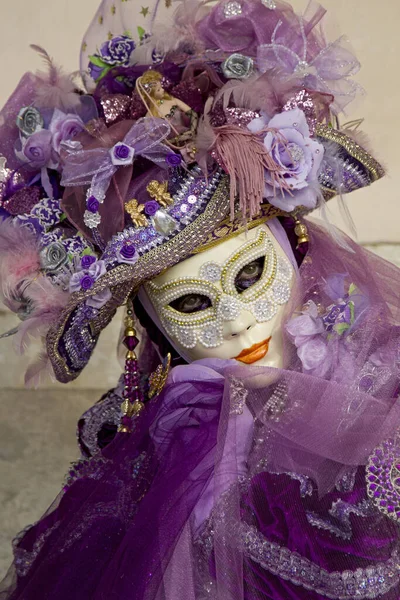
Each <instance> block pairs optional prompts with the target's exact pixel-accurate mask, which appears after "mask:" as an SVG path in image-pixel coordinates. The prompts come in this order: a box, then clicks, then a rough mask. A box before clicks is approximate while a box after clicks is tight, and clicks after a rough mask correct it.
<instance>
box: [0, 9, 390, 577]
mask: <svg viewBox="0 0 400 600" xmlns="http://www.w3.org/2000/svg"><path fill="white" fill-rule="evenodd" d="M128 1H135V0H128ZM98 3H99V2H98V0H85V1H84V2H82V0H37V2H27V1H24V2H22V1H21V2H18V3H17V2H13V3H11V2H8V1H7V0H0V5H1V17H2V18H1V19H0V58H1V61H2V64H3V66H4V68H3V77H2V83H1V88H0V105H2V104H4V102H5V101H6V99H7V97H8V96H9V95H10V93H11V92H12V91H13V89H14V88H15V86H16V84H17V82H18V80H19V79H20V77H21V76H22V74H23V73H24V72H25V71H26V70H29V69H31V70H35V69H36V68H38V67H39V66H40V63H39V60H38V59H37V57H36V56H35V54H34V53H33V52H32V51H30V50H29V47H28V46H29V44H30V43H40V44H41V45H42V46H44V47H45V48H46V49H47V50H48V51H49V53H50V54H51V55H52V56H54V57H55V58H56V59H57V61H58V62H60V63H63V64H65V66H66V68H68V69H70V70H75V69H76V68H77V66H78V52H79V47H80V41H81V39H82V37H83V34H84V31H85V30H86V27H87V25H88V23H89V21H90V20H91V18H92V16H93V14H94V12H95V10H96V9H97V6H98ZM116 3H117V0H116ZM293 3H294V5H295V7H296V8H301V7H302V6H304V4H305V2H303V1H301V0H294V2H293ZM143 4H144V5H146V2H145V1H144V0H143ZM324 4H325V6H326V7H327V8H328V9H329V11H330V12H332V13H333V15H334V18H335V19H336V22H337V25H338V30H339V31H341V32H346V33H347V34H348V36H349V38H350V39H351V40H352V43H353V47H354V49H355V51H356V53H357V55H358V57H359V59H360V60H361V62H362V63H363V69H362V71H361V73H360V75H359V77H358V81H359V82H360V83H361V84H362V85H363V86H364V87H365V88H366V89H367V90H368V95H367V96H366V97H365V98H364V99H363V100H362V101H359V102H358V104H356V105H355V106H354V107H353V108H352V109H351V111H350V112H349V114H348V115H347V116H346V120H351V119H353V118H357V117H358V116H360V115H362V116H364V117H365V124H364V129H365V130H366V131H367V132H368V134H369V137H370V139H371V140H373V147H374V148H375V154H376V156H377V157H379V158H380V159H381V160H382V161H383V162H384V164H385V165H386V166H387V168H388V172H389V175H388V177H387V178H385V179H384V180H383V181H381V182H378V183H377V184H375V185H374V186H373V187H372V188H370V189H367V190H362V191H359V192H356V193H355V194H352V196H351V198H349V199H348V204H349V206H350V208H351V212H352V215H353V218H354V220H355V222H356V224H357V231H358V239H359V241H360V242H362V243H364V244H365V245H367V246H368V247H369V248H370V249H371V250H373V251H375V252H377V253H378V254H380V255H382V256H383V257H385V258H386V259H387V260H391V261H393V262H395V263H397V264H398V265H399V266H400V234H399V220H400V205H399V201H398V181H397V175H398V164H399V161H400V145H399V144H398V143H397V134H398V132H399V116H398V106H399V104H400V83H399V80H398V78H397V77H395V74H397V72H398V65H397V61H398V56H399V54H400V37H399V36H398V30H397V29H398V23H399V21H400V4H399V3H398V2H397V0H381V2H376V1H374V0H325V2H324ZM330 212H331V214H332V219H333V221H334V222H336V223H338V224H339V226H341V227H342V228H343V222H342V220H341V217H340V214H339V213H340V211H339V209H338V207H337V205H336V203H335V202H332V208H331V209H330ZM344 228H345V229H346V227H344ZM121 319H122V314H121V313H120V314H119V315H117V316H116V317H115V319H114V320H113V322H112V323H111V324H110V325H109V327H108V328H107V329H106V330H105V331H104V332H103V334H102V336H101V339H100V342H99V344H98V347H97V348H96V351H95V353H94V356H93V357H92V360H91V362H90V364H89V366H88V367H87V368H86V369H85V371H84V372H83V373H82V375H81V376H80V377H79V379H78V380H77V381H75V382H73V383H71V384H69V385H68V386H63V385H62V384H59V383H56V382H47V383H46V384H45V386H44V387H42V388H41V389H39V390H36V391H32V390H25V389H24V386H23V373H24V370H25V366H26V361H27V358H26V357H17V356H16V355H15V354H14V352H13V350H12V339H5V340H1V341H0V507H1V508H0V577H1V576H2V575H3V574H4V573H5V572H6V569H7V567H8V565H9V563H10V560H11V547H10V540H11V538H12V537H13V536H14V535H15V534H16V532H17V531H20V530H21V529H22V528H23V527H25V526H26V525H27V524H29V523H32V522H34V521H35V520H37V519H38V518H40V516H41V515H42V514H43V513H44V511H45V510H46V509H47V507H48V506H49V505H50V503H51V502H52V500H53V498H54V497H55V496H56V495H57V494H58V492H59V490H60V487H61V484H62V480H63V476H64V474H65V473H66V471H67V469H68V465H69V463H70V462H71V461H72V460H74V459H75V458H76V457H77V447H76V442H75V425H76V421H77V419H78V418H79V416H80V415H81V414H82V413H83V412H84V410H86V408H88V407H89V406H91V405H92V404H93V403H94V402H96V401H97V400H98V398H99V397H100V396H101V395H102V394H103V393H104V391H105V390H107V389H109V388H111V387H113V386H114V385H115V383H116V380H117V378H118V375H119V373H120V370H121V367H120V365H119V363H118V360H117V355H116V346H117V340H118V336H119V330H120V325H121ZM15 324H16V319H15V317H14V316H13V315H10V314H9V313H8V312H6V311H5V310H3V309H0V332H3V331H6V330H8V329H10V328H11V327H13V326H14V325H15Z"/></svg>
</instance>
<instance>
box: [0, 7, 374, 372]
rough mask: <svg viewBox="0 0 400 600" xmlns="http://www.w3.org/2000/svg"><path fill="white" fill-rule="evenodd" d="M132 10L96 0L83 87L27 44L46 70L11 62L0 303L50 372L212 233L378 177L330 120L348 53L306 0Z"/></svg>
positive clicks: (1, 186)
mask: <svg viewBox="0 0 400 600" xmlns="http://www.w3.org/2000/svg"><path fill="white" fill-rule="evenodd" d="M134 10H135V7H134V6H133V3H123V4H121V6H118V8H116V7H115V6H114V4H113V3H111V2H108V1H103V2H102V4H101V6H100V8H99V11H98V12H97V14H96V17H95V19H94V21H93V23H92V25H91V27H90V28H89V30H88V32H87V34H86V35H85V38H84V42H83V46H82V54H81V72H82V80H83V82H84V87H83V88H82V87H80V88H78V87H77V83H76V82H75V80H74V79H73V78H72V77H69V76H66V75H65V74H63V73H62V71H61V70H60V69H58V67H56V66H55V65H54V64H53V62H52V61H51V59H50V58H49V57H48V55H47V54H46V53H45V51H44V50H43V49H41V48H39V47H35V49H36V50H37V51H38V52H40V54H41V55H42V56H43V57H44V58H45V60H46V62H47V64H48V65H49V73H48V75H47V77H46V76H44V75H43V74H42V75H32V74H28V75H26V76H25V77H24V78H23V79H22V80H21V83H20V85H19V86H18V88H17V90H16V92H14V94H13V96H12V97H11V98H10V100H9V101H8V103H7V105H6V106H5V107H4V109H3V111H2V113H1V115H2V117H3V119H2V120H1V122H3V125H2V126H1V127H0V153H1V156H0V168H1V171H0V206H1V213H2V214H1V216H2V219H3V220H2V222H1V223H0V252H1V256H2V261H1V268H0V279H1V284H2V286H1V287H2V289H4V290H6V291H5V296H4V301H5V303H6V304H7V305H8V306H9V307H10V308H11V309H12V310H14V311H15V312H17V313H18V314H19V315H20V316H21V317H23V319H24V320H23V323H22V325H21V327H20V328H19V329H18V333H17V335H18V336H19V338H20V341H21V342H22V340H25V337H26V336H27V334H30V335H35V334H36V335H38V336H40V337H41V338H42V339H44V340H45V356H46V361H44V362H46V363H47V364H50V365H51V368H52V370H53V371H54V374H55V376H56V378H57V379H58V380H59V381H63V382H67V381H69V380H72V379H74V378H76V377H77V376H78V375H79V373H80V372H81V370H82V369H83V368H84V366H85V365H86V364H87V362H88V360H89V358H90V356H91V353H92V351H93V349H94V347H95V345H96V342H97V339H98V336H99V334H100V332H101V331H102V329H103V328H104V327H105V326H106V325H107V324H108V323H109V321H110V320H111V319H112V317H113V316H114V314H115V311H116V309H117V308H118V306H120V305H121V304H123V303H125V302H126V300H127V298H128V297H129V296H130V295H131V294H134V293H136V292H137V290H138V289H139V287H140V286H141V285H142V284H143V283H144V282H146V281H148V280H150V279H152V278H153V277H155V276H157V275H158V274H159V273H160V272H161V271H163V270H165V269H166V268H168V267H170V266H173V265H174V264H177V263H178V262H180V261H182V260H184V259H185V258H187V257H188V256H190V255H192V254H193V253H196V252H199V251H201V250H204V249H205V248H207V247H210V244H215V243H217V241H222V240H223V239H224V236H223V235H221V231H224V233H226V235H232V234H233V233H236V232H239V231H242V230H243V229H244V228H245V227H247V228H249V227H253V226H255V225H258V224H259V223H261V222H265V221H267V220H268V219H270V218H273V217H276V216H285V217H293V218H294V219H296V220H297V219H298V218H299V217H301V216H302V215H305V214H307V213H309V212H310V211H312V210H314V209H315V208H316V207H318V206H320V205H321V204H323V203H324V202H325V201H327V200H329V199H330V198H332V197H333V196H335V195H336V194H337V193H340V194H342V193H348V192H350V191H353V190H355V189H358V188H361V187H364V186H367V185H369V184H371V183H372V182H373V181H375V180H377V179H379V178H380V177H382V176H383V175H384V171H383V168H382V167H381V166H380V164H379V163H378V162H377V161H376V160H375V159H374V158H373V157H372V156H371V155H370V154H369V153H368V152H367V151H366V150H365V149H364V148H363V147H362V145H361V144H360V143H358V141H357V140H358V134H357V133H356V132H355V131H354V130H352V129H351V128H350V127H347V128H346V127H344V128H343V127H342V128H341V127H340V126H339V118H340V113H341V112H342V111H343V109H344V107H345V106H347V105H348V103H349V102H350V101H351V100H353V98H354V97H355V96H356V94H357V93H358V91H359V90H360V87H359V86H358V84H356V83H355V82H354V81H353V80H352V79H351V78H352V76H353V75H354V74H355V73H356V72H357V71H358V69H359V63H358V61H357V60H356V59H355V57H354V56H353V54H352V53H351V51H350V50H349V49H348V47H347V43H346V40H345V39H344V38H340V39H338V40H336V41H335V42H333V43H331V44H327V43H326V42H325V37H324V35H323V32H322V21H323V19H324V16H325V10H324V9H323V8H321V7H320V6H317V7H315V5H313V8H312V9H311V8H310V9H309V10H307V11H306V13H305V14H304V15H301V16H298V15H296V14H295V13H294V11H293V9H292V8H291V7H290V6H289V5H288V4H286V3H284V2H280V1H276V2H275V1H273V0H225V1H222V0H221V1H219V2H218V3H217V4H215V5H214V6H207V5H205V4H204V3H200V2H199V3H198V5H197V8H196V6H194V5H193V3H190V10H189V7H188V5H187V4H186V3H185V1H181V2H180V4H179V7H178V10H177V11H176V12H175V13H174V16H173V17H172V15H171V14H169V11H170V10H171V9H168V8H163V9H160V8H158V4H156V5H155V7H154V10H152V11H149V14H147V12H146V10H145V9H142V12H141V14H140V15H136V14H134ZM117 11H119V12H118V14H117ZM133 23H136V24H137V26H136V29H135V30H133V29H132V26H133ZM166 23H167V24H166ZM109 31H110V32H112V34H109V35H107V32H109ZM221 224H223V227H221Z"/></svg>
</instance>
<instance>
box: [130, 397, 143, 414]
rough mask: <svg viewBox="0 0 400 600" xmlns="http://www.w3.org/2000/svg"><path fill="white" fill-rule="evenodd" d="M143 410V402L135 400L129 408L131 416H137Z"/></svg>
mask: <svg viewBox="0 0 400 600" xmlns="http://www.w3.org/2000/svg"><path fill="white" fill-rule="evenodd" d="M143 409H144V404H143V402H140V400H136V401H135V402H134V403H133V404H132V406H131V411H132V416H133V415H138V414H139V413H141V412H142V410H143Z"/></svg>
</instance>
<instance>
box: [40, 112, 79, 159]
mask: <svg viewBox="0 0 400 600" xmlns="http://www.w3.org/2000/svg"><path fill="white" fill-rule="evenodd" d="M84 129H85V124H84V122H83V121H82V119H81V118H80V117H78V115H75V114H72V113H68V114H66V113H64V112H62V111H61V110H59V109H58V108H56V109H55V111H54V114H53V117H52V119H51V122H50V125H49V131H50V133H51V134H52V136H53V137H52V145H53V148H54V150H55V151H56V152H57V154H60V151H61V144H62V143H63V142H67V141H69V140H72V139H73V138H74V137H75V136H76V135H77V134H78V133H81V132H82V131H83V130H84Z"/></svg>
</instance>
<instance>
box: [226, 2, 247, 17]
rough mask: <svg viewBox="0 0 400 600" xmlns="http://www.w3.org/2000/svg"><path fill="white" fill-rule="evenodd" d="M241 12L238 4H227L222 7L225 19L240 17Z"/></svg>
mask: <svg viewBox="0 0 400 600" xmlns="http://www.w3.org/2000/svg"><path fill="white" fill-rule="evenodd" d="M242 12H243V10H242V5H241V4H240V2H236V1H233V2H227V4H225V6H224V15H225V17H226V18H227V19H231V18H232V17H237V16H239V15H241V14H242Z"/></svg>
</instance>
